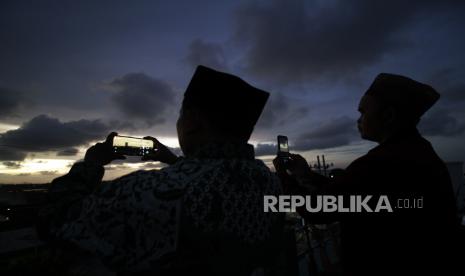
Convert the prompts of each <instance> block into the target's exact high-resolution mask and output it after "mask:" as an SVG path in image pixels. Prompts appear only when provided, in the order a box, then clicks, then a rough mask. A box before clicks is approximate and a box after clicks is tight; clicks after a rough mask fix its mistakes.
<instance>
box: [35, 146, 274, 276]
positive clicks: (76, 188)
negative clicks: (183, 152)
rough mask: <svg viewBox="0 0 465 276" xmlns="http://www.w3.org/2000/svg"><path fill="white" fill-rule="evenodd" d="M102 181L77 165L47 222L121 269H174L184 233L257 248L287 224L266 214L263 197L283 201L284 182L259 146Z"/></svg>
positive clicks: (210, 151) (214, 149) (210, 149)
mask: <svg viewBox="0 0 465 276" xmlns="http://www.w3.org/2000/svg"><path fill="white" fill-rule="evenodd" d="M102 177H103V168H102V167H98V166H93V165H91V164H86V163H85V162H78V163H76V164H75V165H74V166H73V167H72V168H71V170H70V172H69V173H68V174H67V175H65V176H62V177H59V178H57V179H55V180H54V181H53V182H52V188H51V189H50V197H51V202H52V203H51V204H50V205H49V206H48V207H47V208H44V210H42V217H43V218H47V219H48V220H49V223H48V224H46V225H48V229H47V230H48V233H49V235H51V236H52V237H53V238H55V239H60V240H64V241H69V242H72V243H74V244H76V245H77V246H79V247H80V248H82V249H85V250H88V251H90V252H93V253H95V254H96V256H98V257H99V258H101V259H102V260H103V261H104V262H105V263H106V264H107V265H108V266H110V267H112V268H113V269H116V270H124V271H142V270H147V269H153V268H154V267H156V266H160V265H166V264H164V262H167V261H166V260H170V259H172V257H170V256H173V255H176V253H177V251H178V250H179V244H178V243H179V235H180V232H182V227H185V228H188V229H191V228H195V229H198V230H199V232H200V233H207V235H209V234H212V235H214V236H229V237H231V236H232V237H234V239H237V240H238V241H239V242H240V243H243V244H247V245H251V246H253V245H254V244H259V243H261V244H262V243H263V242H264V241H266V240H268V239H270V237H271V235H272V231H273V230H272V229H276V224H278V223H279V221H280V218H279V216H278V215H277V214H275V213H265V212H263V195H279V194H280V193H281V187H280V183H279V180H278V179H277V178H276V176H275V175H274V174H273V173H271V172H270V170H269V169H268V167H266V165H265V164H264V163H263V162H262V161H260V160H256V159H254V153H253V147H252V146H251V145H233V144H226V145H224V144H223V145H214V144H212V145H208V146H205V147H203V148H202V149H201V150H199V151H197V152H196V153H195V154H193V156H190V157H185V158H180V159H179V160H178V161H177V162H176V163H175V164H173V165H171V166H169V167H165V168H163V169H161V170H149V171H136V172H133V173H130V174H128V175H125V176H123V177H120V178H117V179H115V180H113V181H110V182H107V183H104V184H101V183H100V182H101V179H102ZM181 218H184V219H181ZM185 218H188V219H187V220H186V219H185ZM186 221H188V223H189V224H191V225H185V223H186ZM183 223H184V224H183Z"/></svg>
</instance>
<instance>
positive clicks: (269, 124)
mask: <svg viewBox="0 0 465 276" xmlns="http://www.w3.org/2000/svg"><path fill="white" fill-rule="evenodd" d="M460 2H462V3H460ZM464 13H465V5H464V4H463V1H428V0H424V1H372V0H366V1H360V0H351V1H343V0H340V1H335V0H319V1H317V0H308V1H298V0H290V1H284V0H281V1H275V0H269V1H237V0H234V1H217V0H216V1H173V0H170V1H153V0H152V1H142V0H138V1H129V0H128V1H109V0H108V1H101V0H99V1H95V0H94V1H85V0H83V1H62V0H60V1H59V0H56V1H48V0H42V1H22V0H12V1H2V3H1V4H0V37H1V43H0V183H23V182H34V183H39V182H48V181H50V180H51V179H53V178H54V177H56V176H58V175H60V174H63V173H65V172H66V171H67V170H68V169H69V167H70V165H71V164H73V163H74V162H75V161H76V160H79V159H82V158H83V155H84V153H85V150H86V149H87V148H88V147H89V146H90V145H91V144H93V143H95V142H96V141H99V140H102V139H104V138H105V137H106V135H107V134H108V133H109V132H111V131H117V132H119V133H121V134H128V135H133V136H146V135H151V136H154V137H158V138H159V139H160V140H161V141H162V142H164V143H166V144H167V145H169V146H171V147H177V146H178V144H177V137H176V129H175V121H176V119H177V116H178V111H179V106H180V101H181V99H182V95H183V92H184V89H185V88H186V85H187V83H188V82H189V80H190V77H191V76H192V73H193V71H194V69H195V67H196V65H198V64H203V65H207V66H210V67H213V68H216V69H218V70H223V71H227V72H230V73H233V74H236V75H238V76H240V77H242V78H243V79H245V80H246V81H248V82H249V83H251V84H253V85H255V86H257V87H260V88H262V89H264V90H267V91H269V92H270V93H271V97H270V100H269V102H268V104H267V106H266V108H265V110H264V113H263V115H262V117H261V119H260V121H259V123H258V124H257V126H256V129H255V133H254V135H253V137H252V140H251V142H252V143H253V144H255V145H256V146H257V148H256V153H257V155H259V156H260V158H262V159H263V160H265V161H266V162H268V164H269V161H270V159H271V156H270V155H272V154H274V153H275V152H276V147H275V145H273V144H272V143H274V142H275V139H276V135H278V134H284V135H287V136H288V137H289V141H290V147H291V151H296V152H301V153H302V154H304V156H305V157H307V159H308V160H309V161H310V163H314V162H315V160H316V155H319V154H325V156H326V159H327V160H328V161H329V162H332V163H334V164H335V166H336V167H345V166H346V165H347V164H348V163H349V162H350V161H351V160H353V159H354V158H356V157H358V156H360V155H362V154H363V153H365V152H366V151H367V150H368V149H370V148H371V147H373V146H375V145H374V144H372V143H369V142H364V141H362V140H361V139H360V137H359V135H358V133H357V131H356V127H355V121H356V119H357V117H358V113H357V105H358V101H359V99H360V97H361V95H362V94H363V93H364V92H365V90H366V89H367V87H368V86H369V85H370V83H371V81H372V80H373V79H374V77H375V76H376V75H377V74H378V73H379V72H390V73H397V74H402V75H406V76H409V77H411V78H414V79H416V80H419V81H422V82H425V83H428V84H431V85H432V86H433V87H435V88H436V89H437V90H438V91H439V92H440V93H441V94H442V97H441V99H440V101H439V102H438V103H437V104H436V105H435V106H434V107H433V108H432V109H431V110H430V111H428V112H427V114H426V115H425V118H424V119H423V120H422V122H421V123H420V129H421V132H422V133H423V134H424V135H425V136H426V137H427V138H428V139H429V140H430V141H431V142H432V143H433V145H434V146H435V148H436V150H437V152H438V153H439V155H440V156H441V157H442V158H443V159H444V160H445V161H463V160H465V147H464V143H463V141H465V139H464V138H465V116H464V115H465V114H464V113H465V108H464V107H465V91H464V90H465V74H464V73H465V54H464V53H463V51H464V49H465V36H464V35H463V30H464V28H465V16H463V15H464ZM136 161H137V160H134V159H130V160H129V162H124V163H121V162H120V163H117V164H113V165H110V166H108V167H107V172H106V176H105V178H106V179H111V178H114V177H115V176H118V175H122V174H125V173H127V172H129V171H132V170H135V169H140V168H157V167H159V164H157V163H140V162H136Z"/></svg>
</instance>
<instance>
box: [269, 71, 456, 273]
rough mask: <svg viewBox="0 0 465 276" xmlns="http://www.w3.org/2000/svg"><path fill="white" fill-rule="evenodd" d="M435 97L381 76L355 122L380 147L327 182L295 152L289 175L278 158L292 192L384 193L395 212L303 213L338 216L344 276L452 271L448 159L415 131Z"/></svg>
mask: <svg viewBox="0 0 465 276" xmlns="http://www.w3.org/2000/svg"><path fill="white" fill-rule="evenodd" d="M438 99H439V94H438V93H437V92H436V91H435V90H434V89H433V88H432V87H430V86H428V85H425V84H422V83H419V82H417V81H414V80H412V79H410V78H406V77H403V76H398V75H392V74H385V73H383V74H380V75H378V76H377V77H376V79H375V80H374V82H373V84H372V85H371V86H370V88H369V89H368V91H366V93H365V95H364V96H363V97H362V99H361V101H360V105H359V112H360V114H361V115H360V118H359V119H358V121H357V123H358V129H359V131H360V134H361V136H362V138H363V139H367V140H370V141H375V142H377V143H378V144H379V145H378V146H377V147H375V148H373V149H372V150H370V151H369V152H368V153H367V154H366V155H364V156H362V157H360V158H358V159H357V160H355V161H354V162H352V163H351V164H350V165H349V166H348V167H347V169H346V171H345V173H344V174H343V175H342V176H341V177H340V178H339V179H337V180H336V181H335V182H334V183H329V181H327V179H325V178H323V177H321V176H320V175H317V174H315V173H312V172H311V170H310V168H309V167H308V164H307V163H306V161H305V159H303V158H302V157H301V156H299V155H292V156H291V161H290V162H289V166H288V170H289V171H291V172H292V176H289V175H287V173H286V172H285V170H284V168H283V167H282V164H280V162H278V159H276V160H275V166H276V167H277V171H278V173H279V174H280V175H281V177H282V178H283V180H285V181H286V182H287V183H292V184H291V187H290V190H291V191H292V192H293V193H300V194H312V195H316V194H331V195H335V194H338V195H343V196H344V199H345V200H348V199H349V197H348V196H349V195H372V196H373V198H377V197H380V196H382V195H386V196H387V197H388V199H389V201H390V203H391V205H392V208H393V212H392V213H390V212H382V213H352V214H342V213H308V212H304V211H302V210H301V214H302V215H303V216H304V217H306V218H307V219H308V221H309V222H310V223H321V222H329V221H333V220H340V221H341V235H342V237H341V240H342V253H343V263H344V271H345V273H346V274H347V275H380V274H391V275H406V274H413V275H422V273H426V272H429V273H431V272H438V271H442V272H447V273H446V274H444V275H452V274H453V272H452V271H451V265H452V255H453V254H455V252H454V249H452V247H453V245H454V242H456V241H454V238H453V236H454V235H455V232H454V231H455V200H454V197H453V192H452V185H451V182H450V179H449V175H448V171H447V169H446V166H445V164H444V163H443V161H442V160H441V159H440V158H439V157H438V156H437V155H436V153H435V151H434V149H433V147H432V146H431V144H430V143H429V142H428V141H427V140H425V139H424V138H423V137H421V135H420V134H419V133H418V131H417V128H416V125H417V124H418V122H419V120H420V117H421V116H422V115H423V114H424V113H425V112H426V111H427V110H428V109H429V108H430V107H431V106H432V105H433V104H434V103H435V102H436V101H437V100H438ZM376 202H377V201H375V203H376ZM407 203H408V204H407ZM414 203H416V204H417V208H412V206H413V204H414ZM408 205H409V207H410V208H407V206H408ZM418 205H421V206H418ZM346 206H347V202H346ZM371 207H373V206H372V205H371ZM373 209H374V208H373Z"/></svg>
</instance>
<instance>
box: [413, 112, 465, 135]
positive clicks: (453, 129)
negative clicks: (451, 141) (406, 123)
mask: <svg viewBox="0 0 465 276" xmlns="http://www.w3.org/2000/svg"><path fill="white" fill-rule="evenodd" d="M419 129H420V131H421V133H422V134H423V135H427V136H444V137H452V136H457V135H460V134H462V133H464V132H465V123H464V122H460V121H458V120H457V118H455V117H454V116H452V115H451V114H450V113H449V111H448V110H447V109H438V110H436V111H434V112H432V113H431V114H428V115H426V116H425V118H423V119H422V120H421V121H420V124H419Z"/></svg>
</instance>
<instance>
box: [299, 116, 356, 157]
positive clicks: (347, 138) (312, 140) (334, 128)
mask: <svg viewBox="0 0 465 276" xmlns="http://www.w3.org/2000/svg"><path fill="white" fill-rule="evenodd" d="M355 125H356V120H355V119H352V118H349V117H346V116H344V117H338V118H335V119H332V120H330V121H328V122H326V123H324V124H322V125H320V126H318V127H316V128H314V129H313V130H311V131H309V132H306V133H304V134H302V135H301V136H300V137H298V139H297V140H296V141H295V143H292V144H291V146H292V149H293V150H302V151H303V150H312V149H326V148H332V147H339V146H344V145H348V144H349V143H350V142H352V141H353V140H354V138H355V137H357V132H356V128H355Z"/></svg>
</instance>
